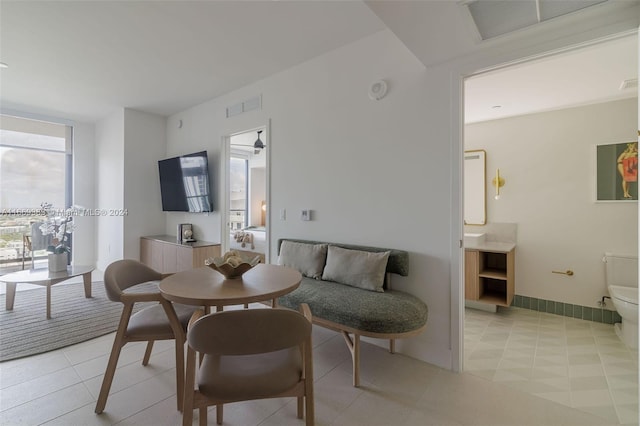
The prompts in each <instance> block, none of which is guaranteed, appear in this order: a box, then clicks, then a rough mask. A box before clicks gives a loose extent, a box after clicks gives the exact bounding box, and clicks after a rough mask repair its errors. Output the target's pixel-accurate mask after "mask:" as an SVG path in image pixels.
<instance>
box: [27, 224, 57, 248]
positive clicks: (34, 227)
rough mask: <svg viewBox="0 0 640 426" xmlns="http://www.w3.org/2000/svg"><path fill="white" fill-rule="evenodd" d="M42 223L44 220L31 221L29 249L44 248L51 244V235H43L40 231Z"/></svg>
mask: <svg viewBox="0 0 640 426" xmlns="http://www.w3.org/2000/svg"><path fill="white" fill-rule="evenodd" d="M43 223H44V222H33V223H31V236H30V242H31V248H30V249H29V250H30V251H37V250H44V249H46V248H47V247H49V246H50V245H52V244H53V235H51V234H48V235H43V234H42V231H41V230H40V226H41V225H42V224H43Z"/></svg>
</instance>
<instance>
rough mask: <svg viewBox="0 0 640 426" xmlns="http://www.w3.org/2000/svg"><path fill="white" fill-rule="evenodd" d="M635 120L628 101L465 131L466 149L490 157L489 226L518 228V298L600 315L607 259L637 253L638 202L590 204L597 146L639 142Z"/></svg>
mask: <svg viewBox="0 0 640 426" xmlns="http://www.w3.org/2000/svg"><path fill="white" fill-rule="evenodd" d="M637 117H638V100H637V98H633V99H627V100H622V101H616V102H607V103H602V104H598V105H590V106H584V107H579V108H571V109H565V110H560V111H553V112H545V113H540V114H531V115H526V116H520V117H513V118H506V119H502V120H494V121H488V122H484V123H476V124H469V125H467V126H465V149H484V150H486V151H487V171H488V175H489V176H487V189H488V195H489V196H488V197H487V217H488V222H489V223H496V222H509V223H517V224H518V241H517V250H516V253H517V255H516V294H520V295H525V296H531V297H536V298H541V299H547V300H554V301H560V302H564V303H572V304H577V305H583V306H593V307H597V302H598V301H599V300H600V299H601V298H602V296H604V295H607V294H608V293H607V291H606V286H605V280H604V278H605V273H604V264H603V263H602V262H601V259H602V257H603V255H604V253H605V252H607V251H610V252H618V253H634V254H637V253H638V204H637V202H623V203H596V202H594V201H595V146H596V144H607V143H614V142H615V143H617V142H627V141H634V140H636V136H635V134H636V127H637V124H638V120H637ZM496 168H500V174H501V176H503V177H504V178H505V180H506V185H505V186H504V187H503V188H502V189H501V198H500V200H498V201H496V200H495V199H494V198H493V196H492V194H493V191H494V188H493V187H492V186H491V179H492V178H493V174H494V173H495V170H496ZM474 228H477V229H481V227H474ZM567 269H571V270H573V271H574V272H575V275H573V276H572V277H568V276H566V275H558V274H552V273H551V271H565V270H567Z"/></svg>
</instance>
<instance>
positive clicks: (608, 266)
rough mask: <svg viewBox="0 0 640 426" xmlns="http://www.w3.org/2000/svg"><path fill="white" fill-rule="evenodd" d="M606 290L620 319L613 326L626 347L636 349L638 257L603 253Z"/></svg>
mask: <svg viewBox="0 0 640 426" xmlns="http://www.w3.org/2000/svg"><path fill="white" fill-rule="evenodd" d="M603 260H604V262H605V270H606V279H607V288H608V290H609V295H610V296H611V300H612V301H613V306H614V307H615V308H616V311H618V314H620V317H622V324H620V323H616V324H615V325H614V327H615V331H616V334H617V335H618V337H619V338H620V340H622V341H623V342H624V343H625V344H626V345H627V346H629V347H630V348H632V349H638V256H633V255H621V254H613V253H605V256H604V259H603Z"/></svg>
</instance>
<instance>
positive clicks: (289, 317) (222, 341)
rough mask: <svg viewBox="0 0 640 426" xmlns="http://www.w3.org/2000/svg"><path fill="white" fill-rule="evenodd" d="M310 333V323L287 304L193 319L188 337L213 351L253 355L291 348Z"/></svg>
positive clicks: (191, 342) (194, 344)
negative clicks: (279, 306)
mask: <svg viewBox="0 0 640 426" xmlns="http://www.w3.org/2000/svg"><path fill="white" fill-rule="evenodd" d="M310 335H311V323H310V322H309V320H307V319H306V318H305V317H304V315H302V314H301V313H299V312H297V311H293V310H290V309H284V308H268V309H267V308H264V309H260V308H257V309H242V310H237V311H223V312H216V313H213V314H209V315H206V316H204V317H202V318H200V319H198V320H197V321H196V322H194V323H193V324H192V326H191V328H190V329H189V333H188V335H187V341H188V342H189V345H190V346H191V347H192V348H193V349H195V350H196V351H198V352H200V353H204V354H214V355H234V356H235V355H253V354H259V353H267V352H274V351H278V350H282V349H286V348H291V347H294V346H298V345H300V344H301V343H304V342H305V341H306V339H307V338H308V337H309V336H310Z"/></svg>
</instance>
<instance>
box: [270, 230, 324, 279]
mask: <svg viewBox="0 0 640 426" xmlns="http://www.w3.org/2000/svg"><path fill="white" fill-rule="evenodd" d="M326 259H327V244H306V243H296V242H293V241H287V240H285V241H283V242H282V244H281V245H280V258H279V259H278V263H279V264H280V265H283V266H288V267H289V268H293V269H296V270H298V271H299V272H300V273H301V274H302V275H304V276H305V277H309V278H315V279H317V280H319V279H320V277H322V270H323V269H324V263H325V261H326Z"/></svg>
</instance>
